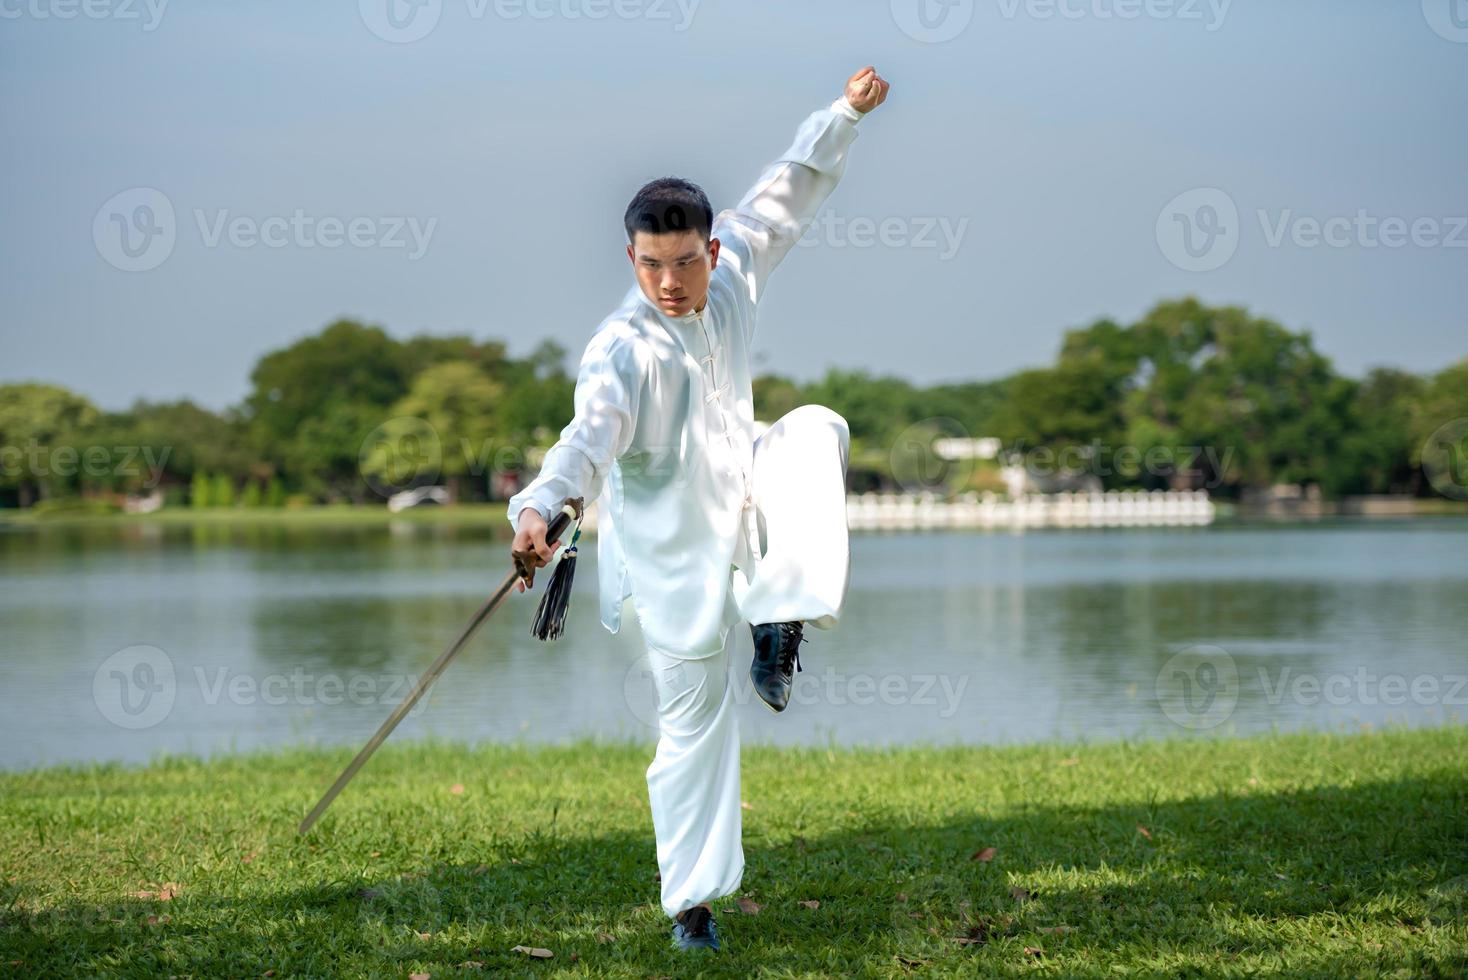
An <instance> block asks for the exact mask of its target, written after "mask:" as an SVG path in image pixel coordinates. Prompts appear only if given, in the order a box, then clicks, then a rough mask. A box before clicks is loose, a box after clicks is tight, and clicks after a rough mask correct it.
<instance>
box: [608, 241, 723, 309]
mask: <svg viewBox="0 0 1468 980" xmlns="http://www.w3.org/2000/svg"><path fill="white" fill-rule="evenodd" d="M627 257H628V258H629V259H631V260H632V268H633V269H635V270H636V272H637V284H638V285H639V286H641V287H642V295H644V296H646V297H647V298H648V300H649V301H651V302H652V303H653V304H654V305H655V306H657V308H658V309H659V310H662V311H663V313H665V314H667V315H668V316H683V315H684V314H686V313H688V312H689V311H691V310H696V309H701V308H702V307H703V304H704V300H705V299H706V298H707V297H708V292H709V275H710V274H711V273H712V272H713V271H714V269H715V268H716V267H717V266H718V264H719V240H718V239H717V238H712V239H709V240H708V241H704V239H703V237H702V236H701V235H699V233H698V232H696V231H673V232H666V233H664V234H661V235H654V234H652V233H651V232H647V231H639V232H637V233H636V234H635V235H634V236H633V239H632V244H631V245H628V246H627Z"/></svg>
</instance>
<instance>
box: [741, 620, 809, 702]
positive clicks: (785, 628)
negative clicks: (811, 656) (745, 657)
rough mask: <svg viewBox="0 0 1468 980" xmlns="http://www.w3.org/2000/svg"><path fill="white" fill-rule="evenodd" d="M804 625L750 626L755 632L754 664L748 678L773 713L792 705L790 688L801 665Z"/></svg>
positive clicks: (750, 666)
mask: <svg viewBox="0 0 1468 980" xmlns="http://www.w3.org/2000/svg"><path fill="white" fill-rule="evenodd" d="M804 625H805V624H804V623H801V622H794V623H761V624H759V625H758V626H751V627H750V630H752V631H753V632H754V662H753V663H751V664H750V665H749V679H750V680H751V681H753V682H754V692H755V693H756V694H758V695H759V696H760V700H761V701H763V702H764V703H765V704H766V705H768V706H769V708H770V710H771V711H775V712H780V711H784V710H785V706H786V705H787V704H789V703H790V687H791V685H792V684H794V683H795V672H796V671H798V670H803V669H804V668H802V667H801V666H800V645H801V644H802V643H804V642H805V637H803V636H801V635H800V634H801V630H802V629H803V628H804Z"/></svg>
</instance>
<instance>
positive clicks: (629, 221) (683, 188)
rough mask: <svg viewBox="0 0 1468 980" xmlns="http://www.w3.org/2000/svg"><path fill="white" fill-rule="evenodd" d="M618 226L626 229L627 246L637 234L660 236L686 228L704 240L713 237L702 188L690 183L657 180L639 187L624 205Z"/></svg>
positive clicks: (711, 216) (710, 214) (711, 212)
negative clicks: (624, 212)
mask: <svg viewBox="0 0 1468 980" xmlns="http://www.w3.org/2000/svg"><path fill="white" fill-rule="evenodd" d="M622 224H623V225H624V226H625V227H626V229H627V242H628V244H631V242H632V240H633V236H634V235H636V233H637V232H639V231H645V232H649V233H651V234H654V235H662V234H665V233H667V232H670V231H672V232H678V231H688V230H690V229H691V230H693V231H696V232H698V233H699V235H701V236H702V237H703V239H704V241H707V240H708V239H709V238H710V237H711V236H712V235H713V228H714V209H713V208H711V207H710V206H709V199H708V195H707V194H705V193H704V192H703V188H701V187H699V186H698V185H697V184H695V183H693V182H692V181H688V180H684V179H683V178H682V177H659V178H658V179H657V180H653V181H648V182H647V183H646V184H643V185H642V189H641V190H639V191H638V192H637V194H636V195H635V196H634V197H633V198H632V203H631V204H629V205H627V213H626V214H625V215H624V216H623V217H622Z"/></svg>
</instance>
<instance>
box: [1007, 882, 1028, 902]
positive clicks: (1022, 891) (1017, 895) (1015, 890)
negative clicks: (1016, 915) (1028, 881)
mask: <svg viewBox="0 0 1468 980" xmlns="http://www.w3.org/2000/svg"><path fill="white" fill-rule="evenodd" d="M1009 894H1011V895H1013V896H1014V900H1015V901H1016V902H1023V901H1024V900H1025V899H1027V898H1029V897H1030V892H1029V889H1028V888H1021V887H1020V886H1019V885H1014V886H1012V887H1011V888H1010V889H1009Z"/></svg>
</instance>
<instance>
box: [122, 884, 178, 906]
mask: <svg viewBox="0 0 1468 980" xmlns="http://www.w3.org/2000/svg"><path fill="white" fill-rule="evenodd" d="M182 889H183V886H182V885H180V884H179V883H178V882H176V881H165V882H164V883H163V886H162V887H161V888H159V889H158V890H157V891H156V892H152V891H141V892H133V898H156V899H157V900H158V901H160V902H171V901H173V899H174V898H175V897H177V895H178V893H179V892H180V891H181V890H182Z"/></svg>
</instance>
